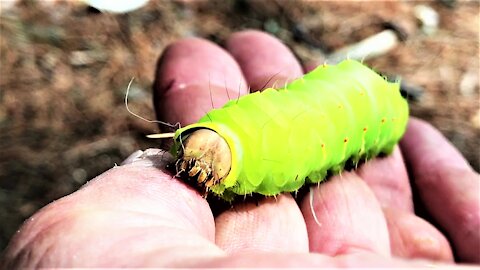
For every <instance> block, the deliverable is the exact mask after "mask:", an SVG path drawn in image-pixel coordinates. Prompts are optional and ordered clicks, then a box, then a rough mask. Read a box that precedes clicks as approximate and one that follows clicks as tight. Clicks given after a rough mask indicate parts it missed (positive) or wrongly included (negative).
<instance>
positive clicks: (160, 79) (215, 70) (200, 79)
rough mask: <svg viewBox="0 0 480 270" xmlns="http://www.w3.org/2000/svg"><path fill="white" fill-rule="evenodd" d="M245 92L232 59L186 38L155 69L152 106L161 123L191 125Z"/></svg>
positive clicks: (215, 48)
mask: <svg viewBox="0 0 480 270" xmlns="http://www.w3.org/2000/svg"><path fill="white" fill-rule="evenodd" d="M247 92H248V86H247V83H246V82H245V79H244V78H243V75H242V72H241V70H240V67H239V66H238V64H237V63H236V62H235V60H234V59H233V58H232V56H230V55H229V54H228V53H227V52H226V51H225V50H223V49H222V48H220V47H219V46H217V45H215V44H213V43H211V42H209V41H206V40H202V39H197V38H189V39H184V40H180V41H178V42H175V43H173V44H172V45H170V46H168V47H167V49H166V50H165V51H164V53H163V55H162V57H161V58H160V60H159V62H158V65H157V72H156V78H155V83H154V105H155V110H156V113H157V118H158V119H159V120H161V121H165V122H169V123H172V124H173V123H177V122H179V123H180V124H181V125H182V126H185V125H188V124H191V123H193V122H196V121H198V120H199V119H200V117H202V116H203V115H205V114H206V113H207V112H208V111H210V110H211V109H213V108H216V107H220V106H222V105H223V104H225V103H226V102H227V101H228V100H229V99H234V98H238V97H239V96H240V95H243V94H245V93H247Z"/></svg>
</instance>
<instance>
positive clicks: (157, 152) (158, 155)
mask: <svg viewBox="0 0 480 270" xmlns="http://www.w3.org/2000/svg"><path fill="white" fill-rule="evenodd" d="M171 161H172V156H171V155H170V153H168V152H166V151H164V150H162V149H157V148H149V149H147V150H145V151H142V150H138V151H136V152H134V153H133V154H131V155H130V156H129V157H128V158H127V159H125V160H124V161H123V162H122V164H121V165H122V166H123V165H129V164H135V165H136V166H143V167H160V166H164V165H166V164H167V163H169V162H171Z"/></svg>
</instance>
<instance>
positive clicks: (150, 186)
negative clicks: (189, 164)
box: [3, 150, 222, 269]
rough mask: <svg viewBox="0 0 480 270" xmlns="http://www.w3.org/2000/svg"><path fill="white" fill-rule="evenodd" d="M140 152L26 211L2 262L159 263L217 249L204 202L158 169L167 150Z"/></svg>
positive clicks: (35, 264)
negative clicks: (133, 158) (27, 216)
mask: <svg viewBox="0 0 480 270" xmlns="http://www.w3.org/2000/svg"><path fill="white" fill-rule="evenodd" d="M146 154H147V155H144V156H143V157H140V158H138V159H137V161H134V162H133V163H131V164H128V165H124V166H119V167H115V168H113V169H111V170H109V171H107V172H105V173H104V174H102V175H100V176H98V177H97V178H95V179H94V180H92V181H90V182H89V183H87V184H86V185H85V186H84V187H82V188H81V189H80V190H79V191H77V192H75V193H73V194H71V195H69V196H66V197H64V198H62V199H60V200H58V201H55V202H53V203H51V204H49V205H48V206H46V207H45V208H43V209H42V210H40V211H39V212H38V213H36V214H35V215H34V216H33V217H31V218H30V219H29V220H28V221H27V222H26V223H25V224H24V225H23V227H22V228H21V229H20V230H19V232H18V233H17V234H16V236H15V237H14V238H13V239H12V241H11V242H10V244H9V246H8V247H7V250H6V251H5V260H4V265H3V269H17V268H38V267H93V266H95V267H105V266H108V267H112V266H117V267H119V266H120V267H125V266H129V267H135V266H138V265H141V266H152V265H155V266H159V265H160V266H161V265H175V264H177V263H179V262H181V261H180V258H182V260H184V259H185V258H191V257H194V256H198V257H201V256H203V257H205V256H217V255H220V254H222V251H221V250H220V249H219V248H218V247H216V246H215V245H214V244H213V243H214V240H215V230H214V221H213V216H212V213H211V211H210V208H209V207H208V204H207V203H206V201H205V200H204V199H203V198H201V197H200V196H199V195H198V194H197V193H196V192H195V191H194V190H192V189H190V188H188V187H187V186H185V185H184V184H182V183H180V182H178V181H177V180H175V179H173V178H172V177H171V176H170V175H169V174H167V173H165V172H164V171H163V169H162V168H164V167H165V166H164V165H165V161H164V159H165V158H166V157H167V154H165V153H164V152H161V151H160V150H148V151H146ZM159 254H162V256H158V255H159Z"/></svg>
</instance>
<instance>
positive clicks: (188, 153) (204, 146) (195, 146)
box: [175, 129, 232, 195]
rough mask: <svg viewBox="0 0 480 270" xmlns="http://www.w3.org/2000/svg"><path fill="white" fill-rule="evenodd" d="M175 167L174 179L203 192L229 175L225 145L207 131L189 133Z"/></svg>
mask: <svg viewBox="0 0 480 270" xmlns="http://www.w3.org/2000/svg"><path fill="white" fill-rule="evenodd" d="M182 145H183V149H181V151H182V152H181V153H180V155H179V157H178V160H177V162H176V163H175V168H176V172H177V176H179V177H180V178H182V179H185V180H186V181H187V182H188V183H190V184H191V185H193V186H195V187H197V188H199V189H200V190H202V191H203V192H204V195H206V192H207V191H208V189H209V188H210V187H211V186H213V185H216V184H218V183H220V182H221V181H222V180H223V179H224V178H225V177H226V176H227V175H228V173H229V172H230V167H231V165H232V154H231V151H230V148H229V147H228V144H227V142H226V141H225V140H224V139H223V138H222V137H221V136H220V135H218V134H217V133H216V132H215V131H212V130H210V129H199V130H196V131H194V132H192V133H191V134H190V135H188V137H187V138H186V140H185V141H183V143H182Z"/></svg>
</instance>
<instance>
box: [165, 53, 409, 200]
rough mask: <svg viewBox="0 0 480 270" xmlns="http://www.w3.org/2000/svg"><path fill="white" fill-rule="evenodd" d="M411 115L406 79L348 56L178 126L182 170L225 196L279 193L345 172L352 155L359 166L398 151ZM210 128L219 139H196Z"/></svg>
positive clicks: (176, 145) (177, 149) (177, 145)
mask: <svg viewBox="0 0 480 270" xmlns="http://www.w3.org/2000/svg"><path fill="white" fill-rule="evenodd" d="M408 115H409V109H408V104H407V102H406V100H405V99H404V98H403V97H402V96H401V95H400V91H399V83H398V82H397V83H390V82H387V81H386V80H385V79H384V78H382V77H381V76H380V75H378V74H377V73H375V72H374V71H372V70H371V69H369V68H368V67H366V66H364V65H363V64H361V63H359V62H357V61H354V60H345V61H343V62H341V63H339V64H338V65H335V66H328V65H322V66H319V67H317V68H316V69H315V70H313V71H312V72H310V73H308V74H306V75H304V76H303V77H302V78H300V79H297V80H295V81H293V82H291V83H290V84H288V85H286V86H285V87H284V88H282V89H278V90H275V89H272V88H269V89H266V90H264V91H263V92H256V93H252V94H249V95H246V96H243V97H241V98H239V99H238V100H231V101H229V102H228V103H227V104H226V105H224V107H223V108H220V109H214V110H212V111H210V112H208V113H207V114H206V115H205V116H204V117H203V118H201V119H200V120H199V121H198V122H197V123H195V124H192V125H189V126H187V127H184V128H181V129H178V130H177V131H176V132H175V136H174V146H173V148H172V153H173V155H174V156H175V157H176V158H177V162H176V169H177V175H179V176H182V177H183V178H187V180H188V181H193V182H194V184H195V185H197V186H199V187H202V188H203V189H204V191H205V192H206V193H208V192H212V193H214V194H216V195H218V196H220V197H221V198H223V199H225V200H231V199H232V198H233V197H235V196H236V195H246V194H251V193H259V194H263V195H267V196H272V195H277V194H279V193H281V192H293V191H296V190H298V189H299V188H300V187H302V186H303V185H305V184H309V183H318V182H320V181H322V180H324V179H325V177H326V175H327V173H328V172H333V173H338V172H341V171H342V170H343V168H344V165H345V163H346V162H347V160H352V161H353V162H355V164H356V163H358V161H359V160H361V159H371V158H373V157H375V156H377V155H378V154H380V153H385V154H389V153H391V151H392V150H393V147H394V146H395V145H396V143H397V142H398V141H399V140H400V138H401V137H402V135H403V133H404V132H405V128H406V124H407V121H408ZM205 129H206V130H210V131H213V132H210V133H209V134H211V133H213V134H218V136H217V139H205V135H203V136H202V135H200V136H199V139H194V135H195V132H196V131H198V130H205ZM197 133H198V132H197ZM206 136H210V135H206ZM215 136H216V135H215ZM189 140H191V141H192V142H191V143H189ZM194 140H195V142H193V141H194ZM212 140H213V141H214V142H213V141H212ZM216 140H219V141H216ZM222 143H223V144H225V145H227V146H228V147H225V146H224V147H223V148H225V149H226V150H225V151H227V152H228V151H229V153H227V154H224V155H222V154H218V153H216V151H224V150H222V147H221V144H222ZM208 145H210V146H208ZM209 147H210V148H209ZM222 161H225V162H224V163H226V164H227V165H226V166H224V165H225V164H223V165H222V164H219V162H222Z"/></svg>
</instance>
